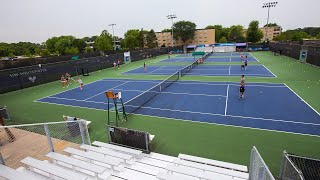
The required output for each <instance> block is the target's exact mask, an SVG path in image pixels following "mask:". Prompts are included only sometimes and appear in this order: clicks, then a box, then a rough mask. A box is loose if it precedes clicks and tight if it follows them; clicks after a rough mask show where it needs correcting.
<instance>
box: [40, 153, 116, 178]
mask: <svg viewBox="0 0 320 180" xmlns="http://www.w3.org/2000/svg"><path fill="white" fill-rule="evenodd" d="M46 156H47V157H49V158H51V159H53V160H54V161H57V162H63V163H66V164H68V165H71V166H72V169H74V168H75V167H78V168H82V169H84V170H88V171H91V172H93V173H94V174H95V176H98V174H102V173H103V172H105V170H106V168H104V167H101V166H98V165H95V164H92V163H88V162H85V161H81V160H79V159H75V158H72V157H69V156H66V155H62V154H58V153H55V152H49V153H48V154H46ZM109 176H110V174H109Z"/></svg>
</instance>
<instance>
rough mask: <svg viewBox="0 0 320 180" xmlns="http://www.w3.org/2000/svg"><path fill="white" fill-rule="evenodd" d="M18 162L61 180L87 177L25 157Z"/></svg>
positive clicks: (84, 179)
mask: <svg viewBox="0 0 320 180" xmlns="http://www.w3.org/2000/svg"><path fill="white" fill-rule="evenodd" d="M20 162H22V163H23V164H26V165H28V166H29V167H31V168H34V169H38V170H40V171H43V172H46V173H48V174H50V175H53V176H57V177H60V178H63V179H79V180H82V179H83V180H86V179H88V178H89V176H86V175H84V174H80V173H76V172H73V171H72V170H68V169H65V168H63V167H60V166H57V165H53V164H50V163H48V162H44V161H40V160H37V159H34V158H31V157H26V158H24V159H22V160H21V161H20Z"/></svg>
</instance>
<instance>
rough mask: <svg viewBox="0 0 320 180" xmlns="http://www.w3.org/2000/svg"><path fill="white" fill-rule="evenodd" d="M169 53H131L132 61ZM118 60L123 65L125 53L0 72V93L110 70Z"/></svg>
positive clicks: (152, 50)
mask: <svg viewBox="0 0 320 180" xmlns="http://www.w3.org/2000/svg"><path fill="white" fill-rule="evenodd" d="M167 51H168V49H167V48H158V49H146V50H141V51H133V52H131V61H138V60H141V59H146V58H147V57H156V56H158V55H162V54H166V53H167ZM117 60H120V62H121V64H122V63H123V53H118V54H111V55H108V56H107V55H105V56H98V57H90V58H84V59H80V60H70V61H63V62H58V63H47V64H37V65H33V66H27V67H21V68H11V69H5V70H0V93H5V92H10V91H14V90H18V89H23V88H27V87H31V86H36V85H39V84H44V83H48V82H52V81H56V80H58V79H60V77H61V75H63V74H65V73H67V72H68V73H69V74H71V76H75V75H78V74H83V72H93V71H98V70H101V69H105V68H110V67H112V66H113V62H114V61H117Z"/></svg>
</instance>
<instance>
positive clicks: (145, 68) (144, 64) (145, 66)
mask: <svg viewBox="0 0 320 180" xmlns="http://www.w3.org/2000/svg"><path fill="white" fill-rule="evenodd" d="M143 69H144V72H146V71H147V64H146V62H144V63H143Z"/></svg>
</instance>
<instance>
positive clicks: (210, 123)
mask: <svg viewBox="0 0 320 180" xmlns="http://www.w3.org/2000/svg"><path fill="white" fill-rule="evenodd" d="M34 102H37V103H43V104H52V105H61V106H67V107H75V108H82V109H92V110H97V111H107V110H104V109H97V108H89V107H83V106H73V105H66V104H57V103H49V102H41V101H36V100H35V101H34ZM111 111H112V112H114V111H113V110H111ZM132 114H134V115H140V116H147V117H153V118H162V119H170V120H174V121H184V122H190V123H202V124H209V125H217V126H227V127H237V128H243V129H253V130H260V131H270V132H278V133H285V134H295V135H302V136H311V137H319V138H320V136H318V135H313V134H302V133H295V132H287V131H278V130H272V129H263V128H253V127H245V126H236V125H228V124H218V123H212V122H201V121H192V120H186V119H176V118H169V117H160V116H151V115H146V114H137V113H132Z"/></svg>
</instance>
